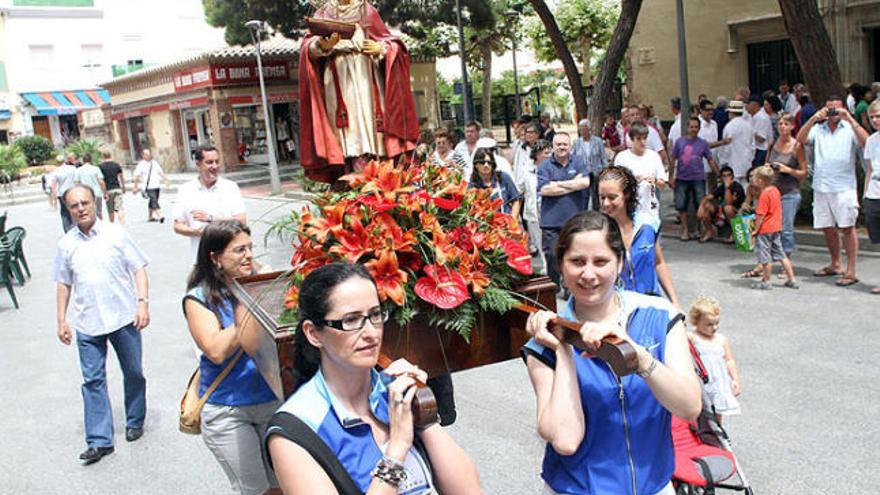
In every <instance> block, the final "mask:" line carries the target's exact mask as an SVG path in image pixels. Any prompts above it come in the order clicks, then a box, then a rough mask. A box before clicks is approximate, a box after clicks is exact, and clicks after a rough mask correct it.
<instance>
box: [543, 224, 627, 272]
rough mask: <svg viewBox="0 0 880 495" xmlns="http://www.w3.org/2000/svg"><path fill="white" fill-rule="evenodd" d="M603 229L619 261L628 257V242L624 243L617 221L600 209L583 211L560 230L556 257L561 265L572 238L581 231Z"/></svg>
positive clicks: (609, 245)
mask: <svg viewBox="0 0 880 495" xmlns="http://www.w3.org/2000/svg"><path fill="white" fill-rule="evenodd" d="M594 230H598V231H601V232H602V233H604V234H605V242H606V243H607V244H608V247H609V248H611V250H612V251H614V255H615V256H617V261H618V262H620V261H621V260H623V259H624V258H625V257H626V244H624V243H623V235H622V234H621V233H620V226H618V225H617V222H616V221H615V220H614V219H613V218H611V217H610V216H608V215H607V214H605V213H602V212H600V211H582V212H580V213H578V214H576V215H575V216H573V217H571V218H569V219H568V221H567V222H565V225H563V226H562V230H560V231H559V240H557V241H556V259H557V260H558V263H559V266H560V267H561V266H562V261H563V259H564V258H565V253H566V252H568V248H570V247H571V242H572V239H574V236H575V235H577V234H580V233H581V232H592V231H594Z"/></svg>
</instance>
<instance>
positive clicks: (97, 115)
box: [80, 108, 104, 127]
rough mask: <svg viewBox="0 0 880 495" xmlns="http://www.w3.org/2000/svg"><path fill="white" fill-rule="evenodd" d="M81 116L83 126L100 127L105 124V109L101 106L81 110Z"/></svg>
mask: <svg viewBox="0 0 880 495" xmlns="http://www.w3.org/2000/svg"><path fill="white" fill-rule="evenodd" d="M80 116H81V117H82V122H83V126H85V127H98V126H102V125H104V111H103V110H101V109H99V108H95V109H93V110H83V111H82V112H80Z"/></svg>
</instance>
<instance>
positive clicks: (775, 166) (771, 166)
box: [770, 162, 779, 170]
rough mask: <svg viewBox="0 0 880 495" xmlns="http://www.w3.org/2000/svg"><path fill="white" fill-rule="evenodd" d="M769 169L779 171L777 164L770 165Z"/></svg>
mask: <svg viewBox="0 0 880 495" xmlns="http://www.w3.org/2000/svg"><path fill="white" fill-rule="evenodd" d="M770 168H772V169H773V170H779V162H773V163H771V164H770Z"/></svg>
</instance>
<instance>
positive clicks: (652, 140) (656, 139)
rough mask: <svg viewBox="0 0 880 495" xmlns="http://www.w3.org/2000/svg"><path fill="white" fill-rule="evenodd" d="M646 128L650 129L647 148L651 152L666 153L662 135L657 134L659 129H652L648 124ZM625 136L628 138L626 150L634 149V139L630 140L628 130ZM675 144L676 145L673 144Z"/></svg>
mask: <svg viewBox="0 0 880 495" xmlns="http://www.w3.org/2000/svg"><path fill="white" fill-rule="evenodd" d="M645 126H646V127H647V128H648V142H647V148H648V149H649V150H652V151H656V152H657V153H660V152H661V151H665V150H666V148H665V147H664V146H663V139H662V138H661V137H660V133H659V132H657V129H654V128H653V127H651V126H650V125H648V124H645ZM625 136H626V148H627V149H630V148H632V139H630V138H629V129H627V132H626V134H625ZM673 144H675V143H673ZM661 161H662V160H661Z"/></svg>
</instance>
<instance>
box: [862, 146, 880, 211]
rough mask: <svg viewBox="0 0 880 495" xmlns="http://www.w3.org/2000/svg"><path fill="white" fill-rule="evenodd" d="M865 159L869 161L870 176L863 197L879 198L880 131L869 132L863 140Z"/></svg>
mask: <svg viewBox="0 0 880 495" xmlns="http://www.w3.org/2000/svg"><path fill="white" fill-rule="evenodd" d="M865 160H870V161H871V177H870V182H868V188H867V190H866V191H865V197H866V198H869V199H880V132H875V133H874V134H871V136H870V137H868V140H867V141H865ZM866 180H867V177H866Z"/></svg>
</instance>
